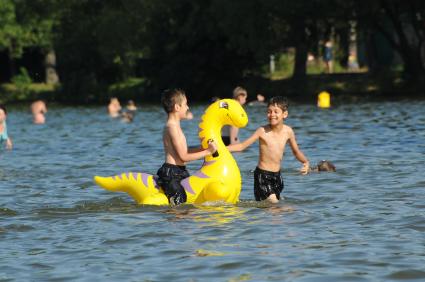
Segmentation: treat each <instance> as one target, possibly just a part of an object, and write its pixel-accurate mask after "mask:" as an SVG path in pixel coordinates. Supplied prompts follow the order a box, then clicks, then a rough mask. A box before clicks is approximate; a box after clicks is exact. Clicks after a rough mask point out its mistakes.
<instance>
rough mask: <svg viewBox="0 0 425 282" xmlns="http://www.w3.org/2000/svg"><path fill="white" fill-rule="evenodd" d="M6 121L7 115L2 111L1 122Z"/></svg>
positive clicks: (0, 112)
mask: <svg viewBox="0 0 425 282" xmlns="http://www.w3.org/2000/svg"><path fill="white" fill-rule="evenodd" d="M5 120H6V113H5V112H4V111H3V110H2V109H0V122H4V121H5Z"/></svg>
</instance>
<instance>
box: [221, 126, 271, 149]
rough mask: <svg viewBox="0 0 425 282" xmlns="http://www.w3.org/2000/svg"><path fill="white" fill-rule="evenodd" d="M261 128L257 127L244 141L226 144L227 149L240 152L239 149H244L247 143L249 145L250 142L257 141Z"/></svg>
mask: <svg viewBox="0 0 425 282" xmlns="http://www.w3.org/2000/svg"><path fill="white" fill-rule="evenodd" d="M262 130H263V128H262V127H260V128H258V129H257V130H256V131H255V132H254V134H252V135H251V136H250V137H249V138H248V139H246V140H245V141H243V142H241V143H237V144H231V145H229V146H227V149H228V150H229V151H230V152H241V151H243V150H245V149H246V148H247V147H248V146H249V145H251V144H252V143H254V142H255V141H257V139H258V138H260V135H261V132H262Z"/></svg>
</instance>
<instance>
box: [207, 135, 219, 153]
mask: <svg viewBox="0 0 425 282" xmlns="http://www.w3.org/2000/svg"><path fill="white" fill-rule="evenodd" d="M211 142H214V140H213V139H208V144H209V143H211ZM212 156H213V158H217V157H218V151H217V150H216V151H215V152H214V153H212Z"/></svg>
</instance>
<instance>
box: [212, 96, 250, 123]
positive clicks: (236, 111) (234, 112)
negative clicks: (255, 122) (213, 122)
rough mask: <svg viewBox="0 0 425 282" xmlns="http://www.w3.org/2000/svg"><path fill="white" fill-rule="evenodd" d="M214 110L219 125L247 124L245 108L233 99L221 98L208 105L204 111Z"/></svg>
mask: <svg viewBox="0 0 425 282" xmlns="http://www.w3.org/2000/svg"><path fill="white" fill-rule="evenodd" d="M210 111H212V112H214V115H215V116H216V117H217V122H219V123H221V125H222V126H223V125H233V126H236V127H245V126H246V125H247V124H248V115H247V114H246V112H245V110H244V109H243V108H242V106H241V105H240V104H239V102H238V101H236V100H234V99H222V100H218V101H216V102H215V103H213V104H212V105H211V106H209V107H208V109H207V110H206V113H209V112H210Z"/></svg>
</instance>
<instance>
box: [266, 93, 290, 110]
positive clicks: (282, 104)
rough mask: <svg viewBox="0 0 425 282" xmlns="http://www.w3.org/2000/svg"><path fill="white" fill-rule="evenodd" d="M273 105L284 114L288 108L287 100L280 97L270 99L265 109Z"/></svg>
mask: <svg viewBox="0 0 425 282" xmlns="http://www.w3.org/2000/svg"><path fill="white" fill-rule="evenodd" d="M274 105H276V106H278V107H279V108H280V109H281V110H282V112H286V111H287V110H288V107H289V103H288V99H286V98H285V97H282V96H275V97H272V98H270V100H269V102H268V103H267V107H269V106H274Z"/></svg>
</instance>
